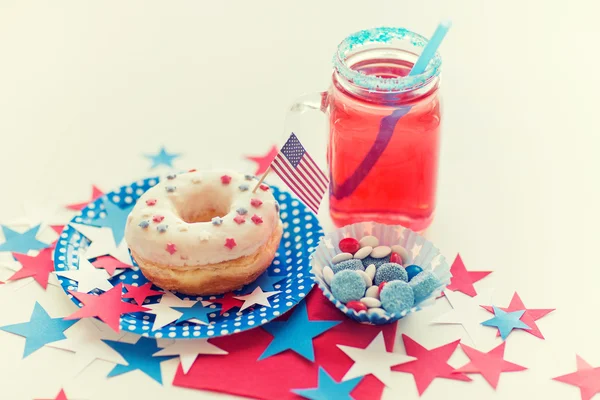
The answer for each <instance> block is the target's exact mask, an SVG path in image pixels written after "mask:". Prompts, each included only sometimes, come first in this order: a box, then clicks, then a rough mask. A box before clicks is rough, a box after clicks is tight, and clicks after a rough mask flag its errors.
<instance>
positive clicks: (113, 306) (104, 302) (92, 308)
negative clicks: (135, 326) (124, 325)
mask: <svg viewBox="0 0 600 400" xmlns="http://www.w3.org/2000/svg"><path fill="white" fill-rule="evenodd" d="M122 291H123V284H122V283H119V284H118V285H117V286H115V287H113V288H112V289H110V290H109V291H108V292H104V293H102V294H101V295H99V296H96V295H93V294H87V293H79V292H74V291H71V290H70V291H69V293H71V294H72V295H73V296H74V297H75V298H77V300H79V301H81V302H82V303H83V306H82V307H81V308H80V309H79V310H77V311H75V312H74V313H73V314H71V315H69V316H68V317H66V318H65V319H66V320H72V319H80V318H86V317H98V318H99V319H100V320H101V321H103V322H105V323H106V324H107V325H108V326H110V327H111V328H112V329H113V330H114V331H115V332H119V322H120V320H121V315H122V314H126V313H134V312H140V311H147V310H148V308H146V307H141V306H138V305H135V304H131V303H127V302H124V301H123V300H122V299H121V294H122Z"/></svg>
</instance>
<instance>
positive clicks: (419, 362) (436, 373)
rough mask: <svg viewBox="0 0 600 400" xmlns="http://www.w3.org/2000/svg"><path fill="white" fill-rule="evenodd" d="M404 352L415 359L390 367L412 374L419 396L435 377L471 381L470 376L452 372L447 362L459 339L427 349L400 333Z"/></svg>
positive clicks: (452, 369)
mask: <svg viewBox="0 0 600 400" xmlns="http://www.w3.org/2000/svg"><path fill="white" fill-rule="evenodd" d="M402 340H403V341H404V349H405V350H406V354H408V355H409V356H411V357H416V360H415V361H411V362H408V363H406V364H402V365H398V366H395V367H392V371H398V372H407V373H409V374H412V375H413V377H414V379H415V383H416V385H417V391H418V392H419V396H421V395H422V394H423V393H424V392H425V390H426V389H427V388H428V387H429V385H431V382H433V380H434V379H435V378H445V379H454V380H457V381H466V382H468V381H471V378H469V377H468V376H466V375H464V374H461V373H454V368H453V367H452V366H451V365H449V364H448V359H449V358H450V357H451V356H452V354H453V353H454V351H455V350H456V348H457V347H458V344H459V343H460V340H455V341H454V342H451V343H448V344H445V345H443V346H440V347H436V348H435V349H431V350H427V349H426V348H425V347H423V346H421V345H420V344H419V343H417V342H416V341H415V340H413V339H411V338H410V337H408V336H407V335H404V334H403V335H402Z"/></svg>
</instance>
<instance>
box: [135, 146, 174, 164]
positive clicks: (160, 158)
mask: <svg viewBox="0 0 600 400" xmlns="http://www.w3.org/2000/svg"><path fill="white" fill-rule="evenodd" d="M180 155H181V154H175V153H171V154H169V153H167V151H166V150H165V146H161V148H160V151H159V152H158V154H156V155H150V154H144V157H146V158H149V159H150V160H152V166H151V167H150V169H154V168H156V167H158V166H159V165H166V166H167V167H172V166H173V160H174V159H176V158H177V157H179V156H180Z"/></svg>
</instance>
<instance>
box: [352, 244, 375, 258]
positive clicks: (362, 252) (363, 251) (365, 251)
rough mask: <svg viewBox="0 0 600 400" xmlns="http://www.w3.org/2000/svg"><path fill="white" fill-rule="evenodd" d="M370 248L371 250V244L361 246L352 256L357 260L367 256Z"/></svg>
mask: <svg viewBox="0 0 600 400" xmlns="http://www.w3.org/2000/svg"><path fill="white" fill-rule="evenodd" d="M372 250H373V248H372V247H371V246H365V247H361V248H360V249H359V250H358V251H357V252H356V253H354V258H356V259H358V260H362V259H363V258H365V257H367V256H368V255H369V254H371V251H372Z"/></svg>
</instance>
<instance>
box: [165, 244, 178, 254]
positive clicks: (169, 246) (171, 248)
mask: <svg viewBox="0 0 600 400" xmlns="http://www.w3.org/2000/svg"><path fill="white" fill-rule="evenodd" d="M165 250H166V251H167V253H169V254H170V255H173V254H175V253H176V252H177V246H175V244H174V243H167V246H166V247H165Z"/></svg>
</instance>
